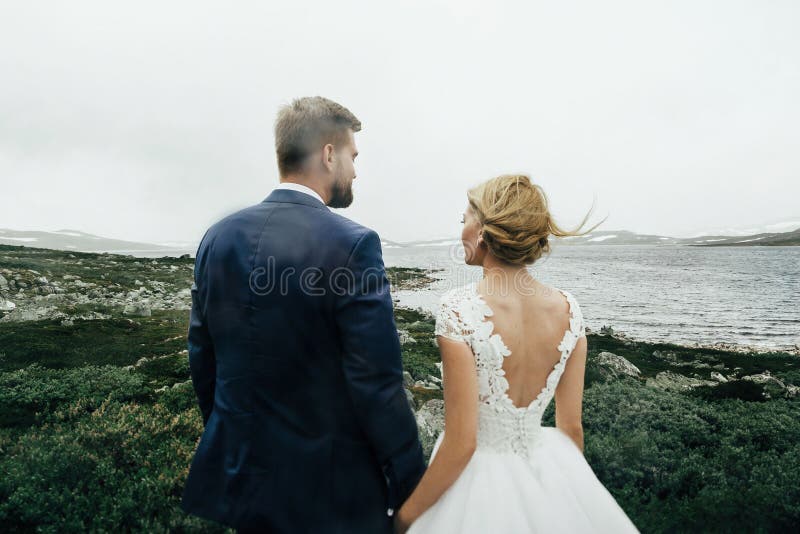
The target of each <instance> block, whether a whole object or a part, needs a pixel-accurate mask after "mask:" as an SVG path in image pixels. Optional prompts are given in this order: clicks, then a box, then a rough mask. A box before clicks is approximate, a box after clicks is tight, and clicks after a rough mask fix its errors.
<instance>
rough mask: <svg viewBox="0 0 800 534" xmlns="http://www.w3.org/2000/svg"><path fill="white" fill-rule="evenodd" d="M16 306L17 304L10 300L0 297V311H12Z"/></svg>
mask: <svg viewBox="0 0 800 534" xmlns="http://www.w3.org/2000/svg"><path fill="white" fill-rule="evenodd" d="M16 307H17V305H16V304H14V303H13V302H11V301H10V300H6V299H4V298H3V297H0V312H10V311H14V309H15V308H16Z"/></svg>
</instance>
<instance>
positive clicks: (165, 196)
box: [0, 0, 800, 242]
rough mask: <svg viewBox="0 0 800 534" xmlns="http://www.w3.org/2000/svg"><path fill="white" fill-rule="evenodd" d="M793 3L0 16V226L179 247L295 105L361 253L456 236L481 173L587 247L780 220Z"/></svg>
mask: <svg viewBox="0 0 800 534" xmlns="http://www.w3.org/2000/svg"><path fill="white" fill-rule="evenodd" d="M798 6H800V4H799V3H798V2H795V1H785V2H780V1H769V2H764V1H749V2H733V1H727V0H725V1H723V0H720V1H713V2H712V1H707V0H691V1H670V2H653V1H641V0H634V1H617V0H608V1H605V2H596V1H586V2H575V3H573V2H553V1H549V2H541V1H536V2H520V3H511V2H498V1H494V2H491V3H490V2H477V1H465V0H457V1H456V0H453V1H441V0H439V1H431V0H426V1H409V2H393V3H392V4H391V6H390V5H389V4H388V3H384V2H359V3H350V2H341V1H335V0H330V1H326V2H252V3H251V2H235V3H234V2H218V3H215V4H211V3H202V2H197V1H192V2H188V1H187V2H163V1H159V2H143V1H137V2H126V3H123V2H107V1H98V2H81V1H72V2H50V3H43V2H42V3H40V2H36V3H34V2H24V1H19V2H8V1H4V2H2V4H0V195H2V196H0V198H2V201H1V202H0V228H3V227H4V228H14V229H25V230H27V229H36V230H55V229H60V228H72V229H78V230H83V231H86V232H90V233H96V234H100V235H104V236H109V237H116V238H122V239H131V240H138V241H149V242H164V241H196V240H198V239H199V238H200V237H201V236H202V233H203V232H204V231H205V229H206V227H207V226H209V225H210V224H212V223H213V222H214V221H216V220H217V219H218V218H220V217H221V216H223V215H225V214H227V213H230V212H232V211H234V210H236V209H239V208H241V207H244V206H247V205H250V204H254V203H257V202H260V201H261V200H263V199H264V198H265V197H266V196H267V195H268V194H269V192H270V190H271V189H272V188H273V187H274V185H275V184H276V183H277V180H278V178H277V167H276V164H275V156H274V152H273V135H272V124H273V120H274V116H275V112H276V110H277V109H278V107H279V106H280V105H281V104H283V103H286V102H289V101H290V100H291V99H292V98H293V97H296V96H304V95H323V96H326V97H328V98H332V99H334V100H337V101H339V102H340V103H342V104H344V105H345V106H347V107H349V108H350V109H351V110H352V111H353V112H354V113H355V114H356V115H357V116H358V117H359V118H360V119H361V121H362V123H363V126H364V129H363V131H362V132H361V133H359V134H357V136H356V141H357V144H358V148H359V150H360V153H361V155H360V156H359V158H358V161H357V167H356V170H357V172H358V178H357V179H356V181H355V184H354V190H355V202H354V204H353V206H352V207H351V208H348V209H347V210H341V213H343V214H344V215H346V216H348V217H351V218H353V219H355V220H357V221H359V222H361V223H363V224H366V225H368V226H370V227H372V228H375V229H376V230H377V231H378V232H379V233H380V234H381V236H382V237H384V238H385V239H392V240H401V241H403V240H413V239H426V238H439V237H443V236H455V235H457V233H458V232H459V231H460V225H459V217H460V213H461V211H462V210H463V207H464V205H465V190H466V189H467V188H468V187H470V186H472V185H474V184H476V183H478V182H479V181H481V180H483V179H486V178H489V177H492V176H494V175H496V174H500V173H504V172H527V173H530V174H531V175H532V177H533V178H534V179H535V180H536V181H538V183H540V184H541V185H542V186H543V187H544V188H545V190H546V192H547V193H548V195H549V197H550V201H551V208H552V210H553V212H554V214H555V215H556V217H557V219H558V220H560V221H561V222H563V223H564V224H566V225H572V224H574V223H576V222H578V221H579V220H580V218H581V217H582V215H583V214H584V213H585V212H586V211H587V210H588V208H589V207H590V205H591V204H592V201H593V199H594V200H595V202H596V214H597V215H596V217H597V218H600V217H602V216H604V215H606V214H608V215H609V218H608V220H607V222H606V223H605V224H604V225H603V227H601V229H607V230H616V229H623V228H624V229H629V230H633V231H637V232H642V233H645V232H646V233H658V234H663V235H675V236H679V235H691V234H696V233H699V232H703V231H706V230H708V229H712V228H724V227H747V226H751V225H755V224H763V223H768V222H775V221H779V220H787V219H795V220H796V219H798V218H799V217H798V215H800V208H798V199H800V150H799V148H800V133H799V132H800V129H799V125H800V99H799V98H798V95H800V32H798V31H797V28H798V27H800V7H798ZM786 229H787V230H788V229H789V228H786Z"/></svg>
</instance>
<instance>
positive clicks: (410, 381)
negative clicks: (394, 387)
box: [403, 371, 414, 388]
mask: <svg viewBox="0 0 800 534" xmlns="http://www.w3.org/2000/svg"><path fill="white" fill-rule="evenodd" d="M403 385H404V386H405V387H407V388H410V387H414V377H413V376H411V373H409V372H408V371H403Z"/></svg>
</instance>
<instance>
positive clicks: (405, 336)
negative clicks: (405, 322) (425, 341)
mask: <svg viewBox="0 0 800 534" xmlns="http://www.w3.org/2000/svg"><path fill="white" fill-rule="evenodd" d="M397 337H399V338H400V344H401V345H405V344H407V343H416V342H417V340H416V339H414V338H413V337H411V334H409V333H408V332H407V331H405V330H398V331H397Z"/></svg>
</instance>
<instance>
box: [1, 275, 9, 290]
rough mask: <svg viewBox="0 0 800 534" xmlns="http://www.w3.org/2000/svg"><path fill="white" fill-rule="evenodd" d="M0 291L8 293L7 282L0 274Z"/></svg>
mask: <svg viewBox="0 0 800 534" xmlns="http://www.w3.org/2000/svg"><path fill="white" fill-rule="evenodd" d="M0 291H8V280H6V279H5V277H4V276H3V275H2V274H0Z"/></svg>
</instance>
